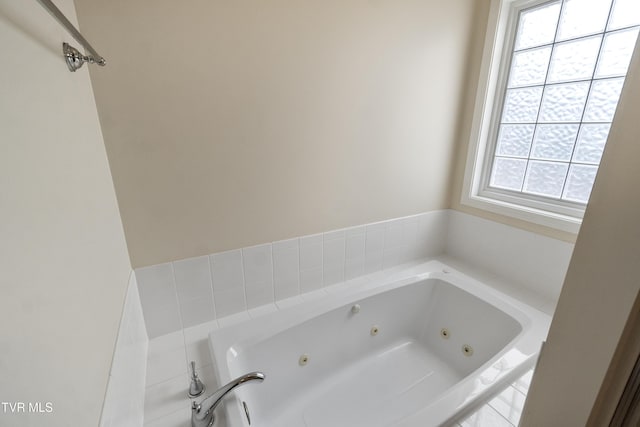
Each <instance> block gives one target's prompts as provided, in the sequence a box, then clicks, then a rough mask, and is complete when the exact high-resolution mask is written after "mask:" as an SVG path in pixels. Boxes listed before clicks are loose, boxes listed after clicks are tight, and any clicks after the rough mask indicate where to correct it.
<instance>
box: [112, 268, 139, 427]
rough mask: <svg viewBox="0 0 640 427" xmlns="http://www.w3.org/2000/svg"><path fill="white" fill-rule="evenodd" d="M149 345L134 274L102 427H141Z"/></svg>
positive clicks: (124, 313)
mask: <svg viewBox="0 0 640 427" xmlns="http://www.w3.org/2000/svg"><path fill="white" fill-rule="evenodd" d="M148 344H149V339H148V338H147V331H146V329H145V323H144V318H143V316H142V307H141V304H140V296H139V294H138V286H137V283H136V276H135V274H134V273H133V272H131V276H130V277H129V285H128V288H127V295H126V297H125V302H124V309H123V311H122V318H121V320H120V328H119V330H118V338H117V341H116V346H115V351H114V355H113V361H112V363H111V371H110V372H109V382H108V384H107V393H106V396H105V400H104V407H103V408H102V417H101V419H100V427H139V426H141V425H142V422H143V416H144V396H145V367H146V364H147V357H148V354H147V348H148Z"/></svg>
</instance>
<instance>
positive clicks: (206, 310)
mask: <svg viewBox="0 0 640 427" xmlns="http://www.w3.org/2000/svg"><path fill="white" fill-rule="evenodd" d="M180 314H181V317H182V326H183V327H184V328H188V327H190V326H195V325H199V324H201V323H205V322H210V321H211V320H214V319H215V318H216V312H215V309H214V307H213V299H212V297H211V296H205V297H200V298H192V299H190V300H186V301H182V300H181V301H180Z"/></svg>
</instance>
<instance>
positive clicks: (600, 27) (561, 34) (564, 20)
mask: <svg viewBox="0 0 640 427" xmlns="http://www.w3.org/2000/svg"><path fill="white" fill-rule="evenodd" d="M610 6H611V0H567V1H565V3H564V7H563V8H562V16H561V17H560V27H559V28H558V40H568V39H573V38H576V37H580V36H586V35H589V34H594V33H599V32H603V31H604V26H605V24H606V23H607V17H608V16H609V8H610Z"/></svg>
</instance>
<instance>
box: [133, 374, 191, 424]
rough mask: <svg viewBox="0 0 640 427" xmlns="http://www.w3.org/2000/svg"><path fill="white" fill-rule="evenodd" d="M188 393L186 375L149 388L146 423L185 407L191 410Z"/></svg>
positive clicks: (146, 401) (145, 408) (147, 390)
mask: <svg viewBox="0 0 640 427" xmlns="http://www.w3.org/2000/svg"><path fill="white" fill-rule="evenodd" d="M188 392H189V379H188V377H187V376H186V375H180V376H178V377H175V378H172V379H170V380H168V381H164V382H161V383H158V384H154V385H152V386H149V387H147V389H146V393H145V400H144V420H145V423H149V422H151V421H155V420H158V419H159V418H161V417H163V416H165V415H169V414H172V413H174V412H176V411H179V410H182V409H184V408H185V407H186V408H190V407H191V401H190V400H189V398H188V397H187V393H188Z"/></svg>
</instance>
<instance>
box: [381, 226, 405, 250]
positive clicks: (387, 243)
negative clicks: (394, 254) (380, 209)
mask: <svg viewBox="0 0 640 427" xmlns="http://www.w3.org/2000/svg"><path fill="white" fill-rule="evenodd" d="M402 237H403V234H402V220H400V219H394V220H390V221H386V222H385V223H384V249H385V250H388V249H394V248H397V247H399V246H403V244H404V242H403V239H402Z"/></svg>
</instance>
